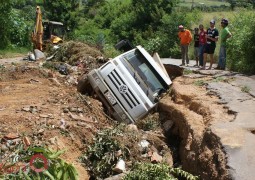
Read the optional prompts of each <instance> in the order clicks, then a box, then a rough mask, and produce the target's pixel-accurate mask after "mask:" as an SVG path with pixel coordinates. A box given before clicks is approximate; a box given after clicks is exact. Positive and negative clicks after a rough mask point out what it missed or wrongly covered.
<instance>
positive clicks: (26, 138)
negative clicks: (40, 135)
mask: <svg viewBox="0 0 255 180" xmlns="http://www.w3.org/2000/svg"><path fill="white" fill-rule="evenodd" d="M23 142H24V144H25V145H26V146H30V144H31V143H30V140H29V138H28V137H27V136H25V137H24V138H23Z"/></svg>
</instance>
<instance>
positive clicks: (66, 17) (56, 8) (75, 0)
mask: <svg viewBox="0 0 255 180" xmlns="http://www.w3.org/2000/svg"><path fill="white" fill-rule="evenodd" d="M44 2H45V3H44V5H43V6H44V9H45V12H44V13H45V15H44V16H43V19H48V20H51V21H59V22H62V23H63V24H64V27H65V29H66V30H67V29H69V30H71V31H72V30H74V29H75V28H76V27H77V25H78V7H79V0H58V1H55V0H45V1H44Z"/></svg>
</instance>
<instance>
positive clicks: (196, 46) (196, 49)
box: [194, 28, 199, 66]
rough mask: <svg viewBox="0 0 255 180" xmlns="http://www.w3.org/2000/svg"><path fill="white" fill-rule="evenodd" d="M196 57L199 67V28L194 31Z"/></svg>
mask: <svg viewBox="0 0 255 180" xmlns="http://www.w3.org/2000/svg"><path fill="white" fill-rule="evenodd" d="M194 31H195V33H194V56H195V58H196V65H195V66H198V60H199V33H198V28H195V29H194Z"/></svg>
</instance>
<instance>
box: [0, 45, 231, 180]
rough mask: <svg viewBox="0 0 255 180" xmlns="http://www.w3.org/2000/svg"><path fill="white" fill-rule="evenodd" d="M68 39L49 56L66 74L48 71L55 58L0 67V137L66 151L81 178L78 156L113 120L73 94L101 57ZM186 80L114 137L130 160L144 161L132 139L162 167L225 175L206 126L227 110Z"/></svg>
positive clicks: (181, 79)
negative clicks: (132, 128)
mask: <svg viewBox="0 0 255 180" xmlns="http://www.w3.org/2000/svg"><path fill="white" fill-rule="evenodd" d="M74 44H75V43H74V42H71V43H70V44H66V45H65V46H64V47H65V51H61V52H62V56H61V58H60V56H56V58H57V60H58V61H62V63H66V62H68V64H66V65H67V68H68V72H69V74H68V75H61V74H60V73H59V72H58V71H56V66H55V65H56V62H52V65H49V64H48V67H50V68H53V69H55V70H53V69H46V68H44V67H42V66H41V64H42V61H36V62H33V63H28V62H25V61H24V62H22V63H21V64H16V63H15V64H10V63H8V64H5V67H3V66H1V67H0V97H1V98H0V139H1V138H2V137H3V136H4V135H6V134H8V133H18V134H19V135H20V136H27V137H29V139H30V140H31V143H32V144H34V145H46V146H49V147H50V148H53V149H66V150H67V151H66V153H65V154H64V155H63V156H62V157H63V159H65V160H67V161H68V162H70V163H74V165H75V167H76V168H77V170H78V172H79V177H80V179H82V180H84V179H89V174H88V172H87V170H86V168H85V167H83V166H82V164H81V163H80V162H79V161H78V157H80V156H81V155H82V153H83V152H84V151H85V150H86V148H87V147H88V145H89V144H90V143H92V142H93V137H94V135H95V134H96V133H97V132H98V131H100V130H101V129H105V128H110V127H112V126H113V122H112V119H109V117H108V116H107V115H106V114H105V112H104V107H103V105H102V103H101V102H100V101H99V100H97V99H95V98H93V97H91V96H88V95H81V94H80V93H79V92H77V79H78V78H79V77H82V75H83V74H86V73H87V72H88V71H89V70H90V69H92V68H95V67H99V66H100V64H101V63H102V62H104V61H105V60H104V58H103V57H102V58H98V57H97V56H101V55H102V54H101V53H100V52H99V51H97V50H96V49H91V48H90V47H89V48H88V47H87V46H86V47H85V46H84V45H82V44H80V43H79V44H78V45H77V46H75V45H74ZM84 49H85V50H84ZM81 51H82V52H81ZM85 51H86V52H85ZM5 61H6V60H5ZM0 62H1V61H0ZM49 63H50V62H49ZM0 64H1V63H0ZM69 65H74V66H70V67H69ZM74 67H75V68H74ZM194 81H195V80H194V79H191V78H187V77H184V76H181V77H178V78H176V79H175V80H174V83H173V85H172V87H171V93H169V94H167V95H166V96H165V97H164V98H163V99H162V100H161V102H160V104H159V108H158V113H152V114H150V115H149V116H148V117H147V118H146V119H144V120H141V121H140V122H138V123H137V126H138V128H142V129H143V130H141V129H139V130H138V131H136V133H137V138H136V139H131V138H132V136H124V137H123V138H122V142H123V143H125V144H126V145H127V146H129V149H131V150H132V152H131V156H132V157H131V158H130V159H131V161H150V158H148V157H147V156H142V154H141V150H140V149H139V146H138V144H137V143H138V142H140V141H141V140H142V139H146V140H147V141H148V142H149V143H150V144H151V145H150V150H151V151H155V152H157V153H159V154H160V155H162V156H163V157H166V158H165V160H166V161H168V162H167V163H168V164H169V165H170V166H172V165H174V166H180V165H181V166H182V167H183V169H184V170H186V171H188V172H191V173H194V174H195V175H200V177H201V179H228V178H229V177H228V172H227V167H226V157H225V155H224V150H223V149H222V147H221V144H220V143H219V139H218V138H217V136H215V135H214V134H212V133H211V131H210V123H211V122H212V121H222V120H223V119H224V120H225V121H230V120H231V119H232V116H233V115H230V114H228V111H227V109H224V107H223V106H222V105H220V104H218V103H217V102H218V98H217V97H215V96H211V95H209V94H207V91H206V89H205V87H203V86H195V85H194ZM223 117H224V118H223ZM142 121H147V122H151V121H154V122H157V123H159V124H161V128H152V127H149V129H153V130H150V131H144V130H146V128H148V127H147V126H145V125H146V124H145V123H143V122H142ZM63 122H64V124H65V125H64V127H63V126H61V125H63ZM147 125H150V126H153V125H155V123H149V124H148V123H147ZM129 137H130V138H129ZM147 153H148V154H149V151H148V152H147ZM150 153H151V152H150ZM1 158H2V157H1ZM172 158H173V159H172Z"/></svg>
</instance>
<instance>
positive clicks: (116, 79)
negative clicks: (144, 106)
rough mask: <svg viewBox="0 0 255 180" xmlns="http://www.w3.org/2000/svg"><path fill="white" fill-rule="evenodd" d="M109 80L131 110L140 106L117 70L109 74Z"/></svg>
mask: <svg viewBox="0 0 255 180" xmlns="http://www.w3.org/2000/svg"><path fill="white" fill-rule="evenodd" d="M108 78H109V79H110V81H111V82H112V83H113V85H114V86H115V87H116V89H117V90H118V91H119V93H120V95H121V96H122V97H123V99H125V101H126V102H127V104H128V105H129V107H130V108H131V109H133V108H134V107H136V106H138V105H139V101H138V100H137V98H136V97H135V96H134V94H133V93H132V92H131V91H130V89H129V88H128V86H127V85H126V83H125V82H124V81H123V80H122V79H121V77H120V75H119V74H118V73H117V71H116V70H113V71H112V72H111V73H109V74H108Z"/></svg>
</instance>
